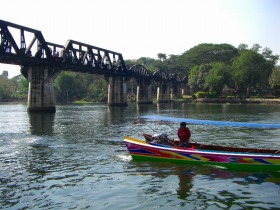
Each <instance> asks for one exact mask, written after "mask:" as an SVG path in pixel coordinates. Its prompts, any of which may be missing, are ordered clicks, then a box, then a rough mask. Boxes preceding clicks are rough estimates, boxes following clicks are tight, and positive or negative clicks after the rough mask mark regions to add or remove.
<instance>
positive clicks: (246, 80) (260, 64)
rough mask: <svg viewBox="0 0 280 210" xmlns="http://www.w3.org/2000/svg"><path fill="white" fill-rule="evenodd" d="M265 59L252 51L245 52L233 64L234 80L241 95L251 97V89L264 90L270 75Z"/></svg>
mask: <svg viewBox="0 0 280 210" xmlns="http://www.w3.org/2000/svg"><path fill="white" fill-rule="evenodd" d="M269 68H270V66H269V65H268V63H267V61H266V60H265V59H264V57H263V56H262V55H260V54H258V53H256V52H254V51H252V50H244V51H242V52H241V54H240V56H238V57H236V58H235V59H234V62H233V80H234V82H235V85H236V88H237V90H238V91H239V93H241V94H246V95H247V96H250V94H251V89H252V88H253V89H255V88H262V86H263V85H264V83H263V82H265V81H267V77H268V75H269V74H270V73H269V71H271V69H269Z"/></svg>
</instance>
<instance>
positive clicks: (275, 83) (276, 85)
mask: <svg viewBox="0 0 280 210" xmlns="http://www.w3.org/2000/svg"><path fill="white" fill-rule="evenodd" d="M269 84H270V86H271V88H272V91H273V92H274V94H275V95H277V96H279V95H280V67H279V66H278V67H275V68H274V69H273V70H272V73H271V75H270V77H269Z"/></svg>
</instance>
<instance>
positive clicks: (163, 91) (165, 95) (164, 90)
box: [157, 85, 170, 103]
mask: <svg viewBox="0 0 280 210" xmlns="http://www.w3.org/2000/svg"><path fill="white" fill-rule="evenodd" d="M169 101H170V87H169V86H167V85H160V86H158V88H157V102H158V103H167V102H169Z"/></svg>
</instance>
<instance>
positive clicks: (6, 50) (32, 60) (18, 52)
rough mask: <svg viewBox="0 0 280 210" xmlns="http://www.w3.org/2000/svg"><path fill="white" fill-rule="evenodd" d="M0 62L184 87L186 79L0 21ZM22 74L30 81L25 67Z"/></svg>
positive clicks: (106, 51) (117, 55)
mask: <svg viewBox="0 0 280 210" xmlns="http://www.w3.org/2000/svg"><path fill="white" fill-rule="evenodd" d="M0 34H1V44H0V63H5V64H13V65H20V66H22V67H26V66H40V65H41V66H42V65H43V66H49V67H53V68H54V69H57V70H64V71H74V72H82V73H90V74H103V75H105V76H122V77H125V78H127V79H129V78H135V79H137V80H145V81H150V80H153V81H156V82H163V83H164V82H172V83H176V84H185V83H186V77H184V78H182V79H181V78H180V77H179V76H178V75H177V74H175V73H174V74H166V73H165V72H164V71H162V70H157V71H156V72H151V71H149V70H147V69H146V68H145V67H144V66H143V65H134V66H132V67H130V68H127V66H126V65H125V62H124V59H123V56H122V54H121V53H117V52H114V51H111V50H107V49H103V48H100V47H95V46H92V45H89V44H85V43H82V42H78V41H74V40H68V41H67V42H66V43H65V45H60V44H55V43H51V42H47V41H46V40H45V39H44V36H43V34H42V33H41V31H39V30H35V29H32V28H28V27H25V26H21V25H18V24H14V23H11V22H7V21H3V20H0ZM21 73H22V74H23V75H24V76H25V77H26V78H27V71H26V70H25V68H22V69H21Z"/></svg>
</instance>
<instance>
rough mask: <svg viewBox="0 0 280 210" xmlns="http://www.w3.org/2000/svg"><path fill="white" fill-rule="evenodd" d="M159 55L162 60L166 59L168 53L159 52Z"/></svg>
mask: <svg viewBox="0 0 280 210" xmlns="http://www.w3.org/2000/svg"><path fill="white" fill-rule="evenodd" d="M157 56H158V59H159V60H160V61H165V60H166V54H164V53H158V54H157Z"/></svg>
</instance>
